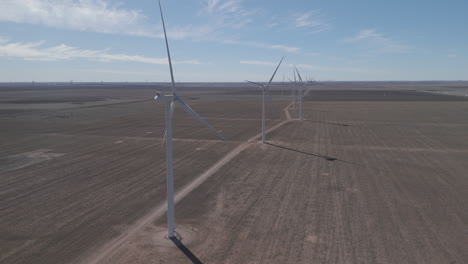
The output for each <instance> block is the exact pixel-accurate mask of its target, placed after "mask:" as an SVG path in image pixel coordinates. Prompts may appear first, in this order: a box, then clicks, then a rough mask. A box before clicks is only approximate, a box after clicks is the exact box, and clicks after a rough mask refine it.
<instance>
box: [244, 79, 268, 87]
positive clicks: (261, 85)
mask: <svg viewBox="0 0 468 264" xmlns="http://www.w3.org/2000/svg"><path fill="white" fill-rule="evenodd" d="M244 81H246V82H248V83H251V84H255V85H258V86H260V87H263V86H264V85H263V84H260V83H256V82H251V81H248V80H244Z"/></svg>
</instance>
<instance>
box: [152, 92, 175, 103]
mask: <svg viewBox="0 0 468 264" xmlns="http://www.w3.org/2000/svg"><path fill="white" fill-rule="evenodd" d="M172 100H174V95H173V94H168V95H162V94H161V93H156V95H155V96H154V101H156V102H158V101H172Z"/></svg>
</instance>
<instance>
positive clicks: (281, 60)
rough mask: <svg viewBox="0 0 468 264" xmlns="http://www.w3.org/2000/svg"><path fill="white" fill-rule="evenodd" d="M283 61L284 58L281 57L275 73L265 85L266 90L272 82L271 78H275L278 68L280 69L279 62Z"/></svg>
mask: <svg viewBox="0 0 468 264" xmlns="http://www.w3.org/2000/svg"><path fill="white" fill-rule="evenodd" d="M283 59H284V56H283V57H281V60H280V62H279V63H278V66H276V69H275V72H273V75H272V76H271V78H270V81H269V82H268V84H267V86H266V89H267V90H268V87H269V86H270V83H271V82H272V81H273V78H275V75H276V72H277V71H278V68H279V67H280V65H281V62H283Z"/></svg>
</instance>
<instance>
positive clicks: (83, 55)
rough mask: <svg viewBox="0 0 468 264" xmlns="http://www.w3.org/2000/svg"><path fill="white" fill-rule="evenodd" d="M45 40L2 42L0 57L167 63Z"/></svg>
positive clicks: (35, 59)
mask: <svg viewBox="0 0 468 264" xmlns="http://www.w3.org/2000/svg"><path fill="white" fill-rule="evenodd" d="M44 44H45V41H39V42H30V43H20V42H16V43H11V42H7V43H3V44H2V45H0V57H8V58H21V59H24V60H31V61H60V60H72V59H86V60H92V61H100V62H112V61H126V62H139V63H149V64H167V58H152V57H144V56H140V55H127V54H112V53H109V50H108V49H106V50H88V49H80V48H77V47H73V46H68V45H65V44H60V45H56V46H52V47H44ZM174 63H175V64H202V63H201V62H199V61H197V60H185V61H174Z"/></svg>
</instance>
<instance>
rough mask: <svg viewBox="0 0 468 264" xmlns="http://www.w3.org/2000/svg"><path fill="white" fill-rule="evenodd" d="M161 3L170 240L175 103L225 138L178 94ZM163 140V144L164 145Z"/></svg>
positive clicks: (172, 231)
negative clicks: (167, 81) (167, 86)
mask: <svg viewBox="0 0 468 264" xmlns="http://www.w3.org/2000/svg"><path fill="white" fill-rule="evenodd" d="M158 3H159V11H160V13H161V21H162V25H163V30H164V38H165V40H166V50H167V59H168V62H169V70H170V72H171V85H172V93H171V94H170V95H161V94H159V93H157V94H156V96H155V97H154V100H155V101H164V103H165V105H166V131H165V133H164V140H165V143H166V167H167V171H166V173H167V177H166V184H167V229H168V230H167V236H168V237H169V238H173V237H175V223H174V177H173V168H172V165H173V164H172V113H173V112H174V103H175V102H177V103H179V104H180V105H181V106H182V108H183V109H184V111H185V112H187V113H189V114H190V115H192V116H193V117H194V118H195V119H197V120H198V121H200V122H201V123H202V124H203V125H205V126H206V127H208V128H209V129H211V130H212V131H213V132H214V133H215V134H216V135H218V136H219V137H220V138H222V139H223V140H224V137H223V136H222V135H221V134H220V133H219V132H218V131H216V129H215V128H214V127H212V126H211V125H210V124H209V123H208V122H206V121H205V120H204V119H203V118H202V117H201V116H199V115H198V114H197V113H196V112H195V111H193V109H192V108H190V106H188V105H187V104H186V103H185V102H184V101H183V100H182V99H181V98H180V97H179V96H177V94H176V89H175V83H174V72H173V70H172V61H171V54H170V52H169V44H168V41H167V35H166V26H165V24H164V16H163V12H162V8H161V1H158ZM164 140H163V143H164Z"/></svg>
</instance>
